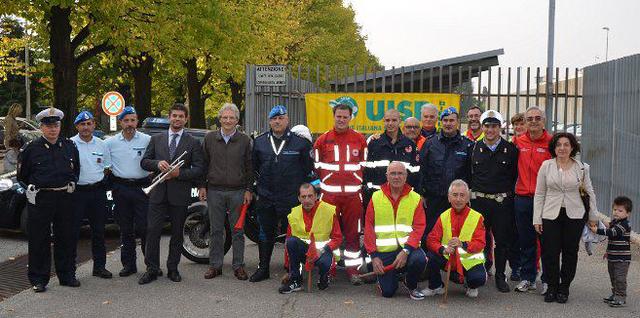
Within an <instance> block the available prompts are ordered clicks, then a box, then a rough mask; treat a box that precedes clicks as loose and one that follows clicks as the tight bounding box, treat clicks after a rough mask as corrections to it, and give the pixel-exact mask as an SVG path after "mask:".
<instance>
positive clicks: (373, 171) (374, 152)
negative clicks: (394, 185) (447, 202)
mask: <svg viewBox="0 0 640 318" xmlns="http://www.w3.org/2000/svg"><path fill="white" fill-rule="evenodd" d="M367 149H368V151H369V155H368V156H367V162H366V163H365V169H364V184H365V192H364V198H363V201H364V202H363V203H364V204H363V205H364V207H366V206H368V205H369V200H370V199H371V195H372V194H373V193H374V192H375V191H377V190H380V186H382V185H383V184H384V183H386V182H387V167H388V166H389V164H390V163H391V162H392V161H399V162H401V163H403V164H404V166H405V168H407V171H408V173H409V175H408V177H407V183H409V185H410V186H412V187H413V188H414V189H419V186H420V174H419V172H420V166H418V150H417V146H416V144H415V143H414V142H413V141H412V140H411V139H409V138H407V137H406V136H405V135H403V134H402V133H401V132H400V131H398V137H397V138H396V142H395V143H392V142H391V137H389V136H388V135H387V134H386V133H383V134H382V135H381V136H380V138H378V139H376V140H370V141H369V143H368V144H367ZM418 191H419V190H418Z"/></svg>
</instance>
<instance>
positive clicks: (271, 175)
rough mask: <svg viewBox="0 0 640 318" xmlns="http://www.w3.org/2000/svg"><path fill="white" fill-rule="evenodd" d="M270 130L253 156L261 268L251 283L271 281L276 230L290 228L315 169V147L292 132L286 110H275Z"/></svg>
mask: <svg viewBox="0 0 640 318" xmlns="http://www.w3.org/2000/svg"><path fill="white" fill-rule="evenodd" d="M269 127H270V128H271V129H270V130H269V131H268V132H265V133H263V134H262V135H260V136H258V137H257V138H256V140H255V142H254V144H253V152H252V157H253V158H252V163H253V167H254V170H255V173H256V180H257V189H256V192H257V194H258V201H257V202H256V211H257V214H258V223H259V224H260V242H259V244H258V252H259V255H260V264H259V266H258V270H256V272H255V273H254V274H253V275H251V277H250V278H249V281H251V282H259V281H262V280H265V279H267V278H269V263H270V262H271V254H272V253H273V246H274V244H275V238H276V230H277V228H278V225H281V227H282V229H286V228H287V215H288V214H289V213H290V212H291V209H292V208H293V207H295V206H297V205H298V188H299V187H300V185H301V184H302V183H304V182H306V181H307V178H308V176H309V174H310V173H311V169H312V168H313V159H312V158H311V143H310V142H309V141H308V140H306V139H304V138H302V137H300V136H298V135H296V134H294V133H292V132H291V131H290V130H289V116H288V115H287V108H286V107H285V106H283V105H276V106H274V107H273V108H272V109H271V111H270V112H269Z"/></svg>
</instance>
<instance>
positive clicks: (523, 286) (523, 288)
mask: <svg viewBox="0 0 640 318" xmlns="http://www.w3.org/2000/svg"><path fill="white" fill-rule="evenodd" d="M535 289H536V286H535V285H534V284H532V283H531V282H530V281H528V280H522V281H520V283H519V284H518V286H516V289H515V291H517V292H521V293H526V292H528V291H530V290H535Z"/></svg>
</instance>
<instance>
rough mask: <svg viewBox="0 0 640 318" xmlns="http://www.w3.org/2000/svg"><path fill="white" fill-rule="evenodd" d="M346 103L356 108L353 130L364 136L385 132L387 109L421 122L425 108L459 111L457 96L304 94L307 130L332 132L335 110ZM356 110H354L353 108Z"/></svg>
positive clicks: (458, 98) (423, 94)
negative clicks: (432, 107) (384, 120)
mask: <svg viewBox="0 0 640 318" xmlns="http://www.w3.org/2000/svg"><path fill="white" fill-rule="evenodd" d="M341 102H342V103H347V104H350V105H351V106H352V107H353V108H354V115H355V116H354V118H353V119H352V120H351V124H350V126H351V128H352V129H354V130H357V131H359V132H361V133H364V134H372V133H380V132H383V131H384V123H383V120H382V118H383V116H384V112H385V111H386V110H388V109H391V108H395V109H397V110H398V111H399V112H400V114H401V116H402V120H404V119H406V118H407V117H415V118H418V120H420V109H421V108H422V106H423V105H425V104H429V103H431V104H433V105H435V106H436V107H438V111H439V112H440V111H442V110H443V109H445V108H447V107H451V106H453V107H455V108H456V109H458V111H460V95H458V94H426V93H318V94H305V103H306V110H307V126H309V129H310V130H311V132H312V133H323V132H325V131H327V130H330V129H332V128H333V112H332V109H333V108H332V107H333V106H335V105H336V104H338V103H341ZM354 106H355V107H354Z"/></svg>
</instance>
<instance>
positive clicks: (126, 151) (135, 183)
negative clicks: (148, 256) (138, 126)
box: [106, 106, 151, 276]
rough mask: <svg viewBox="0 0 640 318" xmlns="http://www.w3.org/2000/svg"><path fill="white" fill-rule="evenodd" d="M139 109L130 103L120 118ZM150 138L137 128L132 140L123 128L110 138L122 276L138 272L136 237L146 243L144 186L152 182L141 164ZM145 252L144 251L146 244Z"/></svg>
mask: <svg viewBox="0 0 640 318" xmlns="http://www.w3.org/2000/svg"><path fill="white" fill-rule="evenodd" d="M135 113H136V112H135V109H134V108H133V107H131V106H127V107H125V109H124V110H123V112H122V113H121V114H120V115H118V120H122V119H123V118H124V116H126V115H129V114H135ZM150 140H151V137H150V136H149V135H147V134H144V133H141V132H139V131H136V132H135V133H134V135H133V138H131V139H130V140H127V139H126V138H125V137H124V135H123V134H122V132H121V133H119V134H117V135H115V136H113V137H111V138H109V139H107V141H106V145H107V149H108V152H109V156H110V157H111V172H112V178H111V179H112V181H113V184H112V191H111V193H112V196H113V201H114V203H115V209H114V214H115V217H116V220H117V222H118V225H119V226H120V240H121V243H122V250H121V252H120V258H121V261H122V266H123V269H122V271H120V276H129V275H131V274H133V273H136V272H137V266H136V237H139V238H140V240H141V241H142V246H145V237H146V229H147V210H148V208H149V198H148V197H147V195H146V194H144V192H143V191H142V189H143V188H144V187H146V186H148V185H149V184H150V182H149V181H150V180H149V172H148V171H145V170H143V169H142V168H141V167H140V161H141V160H142V156H143V155H144V153H145V150H146V149H147V146H148V145H149V141H150ZM142 252H143V253H144V248H142Z"/></svg>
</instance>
